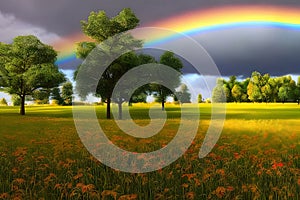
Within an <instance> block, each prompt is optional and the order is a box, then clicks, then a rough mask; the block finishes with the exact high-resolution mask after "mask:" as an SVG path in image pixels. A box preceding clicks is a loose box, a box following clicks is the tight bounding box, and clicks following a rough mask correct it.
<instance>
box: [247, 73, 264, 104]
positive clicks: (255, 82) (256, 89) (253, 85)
mask: <svg viewBox="0 0 300 200" xmlns="http://www.w3.org/2000/svg"><path fill="white" fill-rule="evenodd" d="M261 85H262V76H261V74H260V73H259V72H257V71H254V72H252V75H251V78H250V82H249V84H248V86H247V94H248V98H249V100H250V101H253V102H258V101H261V100H262V98H263V97H262V93H261Z"/></svg>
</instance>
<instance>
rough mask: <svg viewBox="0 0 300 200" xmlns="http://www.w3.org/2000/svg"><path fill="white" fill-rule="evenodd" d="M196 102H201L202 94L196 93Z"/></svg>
mask: <svg viewBox="0 0 300 200" xmlns="http://www.w3.org/2000/svg"><path fill="white" fill-rule="evenodd" d="M197 102H198V103H202V102H203V99H202V94H198V99H197Z"/></svg>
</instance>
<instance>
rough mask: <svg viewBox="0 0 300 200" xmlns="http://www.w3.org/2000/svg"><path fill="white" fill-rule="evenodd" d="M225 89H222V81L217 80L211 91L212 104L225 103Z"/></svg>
mask: <svg viewBox="0 0 300 200" xmlns="http://www.w3.org/2000/svg"><path fill="white" fill-rule="evenodd" d="M225 89H226V87H224V79H221V78H219V79H218V80H217V85H216V87H215V88H214V89H213V91H212V101H213V102H214V103H222V102H226V93H225ZM227 94H228V93H227Z"/></svg>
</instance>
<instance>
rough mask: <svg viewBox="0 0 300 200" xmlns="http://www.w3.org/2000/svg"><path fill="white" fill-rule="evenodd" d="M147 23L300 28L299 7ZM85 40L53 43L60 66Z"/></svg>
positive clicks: (240, 9)
mask: <svg viewBox="0 0 300 200" xmlns="http://www.w3.org/2000/svg"><path fill="white" fill-rule="evenodd" d="M144 26H145V27H157V28H165V29H170V30H173V31H176V32H179V33H183V34H187V35H189V36H193V35H197V34H201V33H204V32H208V31H215V30H223V29H232V28H237V27H275V28H283V29H290V30H295V31H300V7H299V8H295V7H283V6H269V5H260V6H251V5H248V6H226V7H218V8H212V9H206V10H196V11H190V12H186V13H182V14H178V15H175V16H173V17H170V18H167V19H164V20H160V21H157V22H153V23H149V24H146V25H144ZM172 37H173V36H172V35H155V36H151V39H150V40H148V41H146V43H145V46H147V45H150V44H153V43H156V42H163V41H165V40H170V39H174V38H172ZM86 40H87V38H86V37H85V36H84V35H82V34H75V35H73V36H71V37H70V38H69V37H67V38H66V40H65V41H62V42H58V43H57V44H56V45H54V47H57V50H58V51H59V52H60V54H59V58H58V61H57V63H58V65H59V64H63V63H66V62H69V61H71V60H72V59H75V58H76V56H75V53H74V44H75V43H76V42H79V41H86ZM71 45H72V48H71Z"/></svg>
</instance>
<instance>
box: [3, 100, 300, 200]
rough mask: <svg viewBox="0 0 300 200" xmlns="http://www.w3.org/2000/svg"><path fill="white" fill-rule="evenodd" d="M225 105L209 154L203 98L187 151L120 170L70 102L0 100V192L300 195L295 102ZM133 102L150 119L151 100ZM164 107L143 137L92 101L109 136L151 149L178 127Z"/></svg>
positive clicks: (135, 111) (141, 118) (299, 116)
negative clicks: (87, 136) (142, 169)
mask: <svg viewBox="0 0 300 200" xmlns="http://www.w3.org/2000/svg"><path fill="white" fill-rule="evenodd" d="M226 107H227V114H226V121H225V124H224V128H223V132H222V135H221V137H220V139H219V141H218V142H217V144H216V145H215V147H214V148H213V150H212V152H211V153H209V155H208V156H207V157H205V158H203V159H199V158H198V153H199V149H200V147H201V144H202V141H203V139H204V136H205V134H206V130H207V128H208V126H209V123H210V104H201V105H200V112H201V120H200V122H199V130H198V134H197V136H196V138H195V140H194V142H193V143H192V144H191V146H190V148H189V149H188V151H187V152H186V153H185V154H184V155H183V156H182V157H180V158H179V159H178V160H177V161H175V162H174V163H172V164H171V165H169V166H167V167H165V168H163V169H161V170H158V171H154V172H150V173H143V174H130V173H123V172H120V171H118V170H114V169H111V168H109V167H107V166H105V165H103V164H101V163H100V162H99V161H97V160H96V159H95V158H93V156H91V155H90V154H89V152H88V151H87V150H86V149H85V148H84V146H83V144H82V143H81V141H80V139H79V137H78V135H77V132H76V128H75V126H74V121H73V118H72V107H57V106H32V107H27V108H26V111H27V115H26V116H20V115H18V109H19V108H17V107H0V125H1V129H0V136H1V140H0V199H121V200H122V199H123V200H124V199H300V106H297V104H252V103H251V104H235V103H233V104H227V105H226ZM83 109H84V107H83ZM130 109H131V110H130V111H131V115H132V118H134V119H135V120H136V122H137V123H138V124H141V125H146V124H147V123H148V122H149V116H148V109H149V107H148V106H145V105H134V106H133V107H132V108H130ZM156 109H157V110H156V112H160V110H159V107H157V108H156ZM166 109H167V113H168V120H167V122H166V124H165V126H164V129H163V130H162V131H161V132H160V133H159V134H157V135H155V136H153V137H151V138H147V139H137V138H134V137H130V136H126V135H124V133H122V132H121V131H120V130H119V129H118V128H117V126H116V124H115V123H114V120H106V119H104V117H105V112H104V111H105V107H104V106H98V107H97V116H98V117H99V123H100V125H101V127H102V128H103V130H104V131H105V133H106V134H107V136H108V138H109V139H110V140H111V141H112V142H113V143H116V144H117V145H118V146H120V147H122V148H124V149H127V150H130V151H136V152H148V151H153V150H156V149H159V148H161V147H162V146H164V145H167V144H168V142H169V141H171V140H172V138H173V136H174V135H175V134H176V131H177V128H178V123H179V122H180V112H179V107H178V106H174V105H167V108H166ZM194 109H196V108H195V107H190V112H191V115H192V114H193V110H194Z"/></svg>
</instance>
